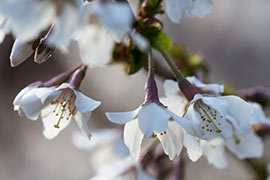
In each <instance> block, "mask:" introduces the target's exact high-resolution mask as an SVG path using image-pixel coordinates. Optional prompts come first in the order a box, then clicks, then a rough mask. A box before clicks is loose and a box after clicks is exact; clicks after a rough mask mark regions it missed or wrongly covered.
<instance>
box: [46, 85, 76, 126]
mask: <svg viewBox="0 0 270 180" xmlns="http://www.w3.org/2000/svg"><path fill="white" fill-rule="evenodd" d="M75 99H76V96H75V95H74V93H73V92H72V91H70V90H64V91H63V92H62V93H61V94H60V95H59V96H58V97H57V98H56V99H55V100H54V101H52V102H51V105H55V108H54V110H53V113H54V114H55V116H57V117H58V121H57V123H56V124H55V125H54V127H55V128H60V126H59V125H60V122H61V120H62V119H64V118H66V120H69V119H70V118H71V116H73V115H75V113H76V107H75Z"/></svg>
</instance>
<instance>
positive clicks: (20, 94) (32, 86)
mask: <svg viewBox="0 0 270 180" xmlns="http://www.w3.org/2000/svg"><path fill="white" fill-rule="evenodd" d="M41 84H42V82H41V81H37V82H34V83H32V84H30V85H28V86H27V87H25V88H23V89H22V90H21V91H20V92H19V93H18V94H17V96H16V97H15V99H14V101H13V105H20V102H21V100H22V98H23V96H24V95H25V94H26V93H27V92H29V91H30V90H32V89H34V88H37V87H39V86H40V85H41Z"/></svg>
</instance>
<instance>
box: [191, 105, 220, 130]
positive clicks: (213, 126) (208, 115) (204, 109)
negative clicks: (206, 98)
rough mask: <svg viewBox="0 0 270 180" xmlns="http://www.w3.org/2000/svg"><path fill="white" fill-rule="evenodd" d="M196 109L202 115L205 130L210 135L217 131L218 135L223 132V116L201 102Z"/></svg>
mask: <svg viewBox="0 0 270 180" xmlns="http://www.w3.org/2000/svg"><path fill="white" fill-rule="evenodd" d="M194 107H195V109H196V110H197V112H198V113H199V114H200V118H201V120H202V129H203V130H206V131H207V132H210V133H211V132H213V130H215V132H216V133H221V132H222V130H221V129H220V128H219V126H220V125H221V121H220V119H222V118H223V116H221V115H220V114H218V113H217V111H216V110H214V109H213V108H211V107H210V106H208V105H206V104H204V103H202V102H200V101H199V102H197V103H196V104H195V106H194Z"/></svg>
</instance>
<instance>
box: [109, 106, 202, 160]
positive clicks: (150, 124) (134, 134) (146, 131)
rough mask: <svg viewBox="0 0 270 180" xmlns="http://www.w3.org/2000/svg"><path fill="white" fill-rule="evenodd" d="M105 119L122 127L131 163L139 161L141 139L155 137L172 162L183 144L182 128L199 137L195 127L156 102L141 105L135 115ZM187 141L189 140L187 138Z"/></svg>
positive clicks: (115, 113)
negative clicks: (122, 125)
mask: <svg viewBox="0 0 270 180" xmlns="http://www.w3.org/2000/svg"><path fill="white" fill-rule="evenodd" d="M106 116H107V118H108V119H109V120H110V121H111V122H113V123H117V124H125V129H124V141H125V144H126V145H127V147H128V148H129V150H130V154H131V156H132V157H133V159H134V160H138V159H139V155H140V149H141V143H142V140H143V138H144V136H145V137H147V138H151V137H152V138H155V137H157V138H158V139H159V140H160V141H161V144H162V146H163V149H164V151H165V153H166V154H168V156H169V158H170V159H174V158H175V156H177V155H179V154H180V152H181V149H182V143H184V142H183V141H184V134H181V132H182V127H183V128H185V129H188V131H192V132H194V133H200V132H199V127H197V126H196V124H194V123H192V122H191V121H187V120H185V119H183V118H180V117H178V116H177V115H176V114H174V113H172V112H171V111H169V110H168V109H167V108H165V107H164V106H163V105H161V104H157V103H155V102H152V103H146V104H143V105H141V106H140V107H139V108H137V109H135V110H134V111H129V112H107V113H106ZM179 124H180V125H181V126H180V125H179ZM186 138H189V137H188V135H187V137H186ZM190 142H191V141H190ZM192 142H193V141H192ZM192 142H191V143H192ZM186 143H187V144H186V145H187V146H188V145H189V144H188V143H189V142H188V141H186ZM194 159H196V158H194Z"/></svg>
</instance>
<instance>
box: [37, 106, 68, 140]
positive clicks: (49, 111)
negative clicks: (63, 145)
mask: <svg viewBox="0 0 270 180" xmlns="http://www.w3.org/2000/svg"><path fill="white" fill-rule="evenodd" d="M54 110H55V106H52V105H48V106H46V107H45V108H43V109H42V111H41V118H42V121H43V126H44V128H43V135H44V136H45V137H46V138H47V139H53V138H55V137H56V136H57V135H58V134H59V133H60V132H61V131H62V130H63V129H65V128H66V127H67V126H68V125H69V123H70V122H71V120H72V119H70V118H69V119H67V117H68V115H69V114H68V113H67V112H66V113H64V115H63V118H62V119H60V117H61V115H60V114H58V115H56V114H55V113H53V112H54ZM59 120H60V123H59V128H56V127H55V125H56V124H58V122H59Z"/></svg>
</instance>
